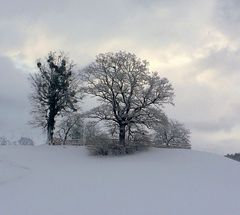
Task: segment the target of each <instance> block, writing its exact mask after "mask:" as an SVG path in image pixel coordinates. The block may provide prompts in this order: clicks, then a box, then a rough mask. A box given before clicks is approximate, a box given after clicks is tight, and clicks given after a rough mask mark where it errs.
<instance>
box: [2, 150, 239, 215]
mask: <svg viewBox="0 0 240 215" xmlns="http://www.w3.org/2000/svg"><path fill="white" fill-rule="evenodd" d="M239 183H240V163H238V162H236V161H232V160H230V159H228V158H225V157H221V156H218V155H214V154H210V153H203V152H196V151H190V150H174V149H173V150H167V149H152V150H149V151H148V152H143V153H139V154H135V155H131V156H123V157H114V158H113V157H104V158H103V157H93V156H89V155H88V153H87V151H86V150H85V149H84V148H81V147H78V148H75V147H67V148H64V147H61V146H58V147H57V146H56V147H49V146H38V147H37V146H1V147H0V214H1V215H158V214H162V215H203V214H204V215H233V214H239V211H240V199H239V194H240V186H239Z"/></svg>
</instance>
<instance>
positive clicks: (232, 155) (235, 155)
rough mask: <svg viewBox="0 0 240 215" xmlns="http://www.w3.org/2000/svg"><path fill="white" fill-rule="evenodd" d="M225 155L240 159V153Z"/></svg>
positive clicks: (236, 159)
mask: <svg viewBox="0 0 240 215" xmlns="http://www.w3.org/2000/svg"><path fill="white" fill-rule="evenodd" d="M225 157H227V158H230V159H233V160H235V161H240V153H235V154H227V155H225Z"/></svg>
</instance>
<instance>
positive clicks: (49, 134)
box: [47, 112, 55, 145]
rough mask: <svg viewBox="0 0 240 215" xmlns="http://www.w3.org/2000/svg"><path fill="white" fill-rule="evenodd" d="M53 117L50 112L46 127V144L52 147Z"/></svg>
mask: <svg viewBox="0 0 240 215" xmlns="http://www.w3.org/2000/svg"><path fill="white" fill-rule="evenodd" d="M54 118H55V116H54V115H53V114H52V113H51V112H50V113H49V118H48V125H47V142H48V144H49V145H53V132H54V125H55V119H54Z"/></svg>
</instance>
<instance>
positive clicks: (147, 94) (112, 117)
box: [81, 51, 174, 145]
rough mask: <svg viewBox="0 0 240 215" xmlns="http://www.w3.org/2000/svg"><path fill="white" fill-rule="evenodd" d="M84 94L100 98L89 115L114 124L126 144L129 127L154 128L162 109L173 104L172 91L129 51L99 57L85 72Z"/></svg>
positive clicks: (143, 61) (169, 86) (161, 118)
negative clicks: (142, 126)
mask: <svg viewBox="0 0 240 215" xmlns="http://www.w3.org/2000/svg"><path fill="white" fill-rule="evenodd" d="M81 75H82V76H83V80H84V81H85V83H86V87H85V91H86V92H87V93H89V94H92V95H94V96H96V97H98V98H99V104H100V105H99V106H98V107H96V108H94V109H92V110H91V111H90V112H89V116H90V117H92V118H97V119H99V120H107V121H113V122H114V123H116V124H117V126H118V130H119V132H118V133H119V144H121V145H125V144H126V132H127V128H131V127H132V126H134V125H144V126H147V127H149V128H150V127H151V126H152V125H153V124H154V123H161V122H162V120H163V118H164V117H165V115H164V113H163V111H162V108H163V106H164V105H165V104H172V103H173V96H174V93H173V88H172V85H171V84H170V83H169V81H168V80H167V79H166V78H161V77H160V75H159V73H158V72H150V71H149V69H148V62H147V61H145V60H141V59H139V58H137V57H136V55H135V54H131V53H126V52H122V51H120V52H117V53H107V54H99V55H98V56H97V57H96V60H95V61H94V62H92V63H91V64H90V65H88V66H87V67H86V68H85V69H83V70H82V73H81Z"/></svg>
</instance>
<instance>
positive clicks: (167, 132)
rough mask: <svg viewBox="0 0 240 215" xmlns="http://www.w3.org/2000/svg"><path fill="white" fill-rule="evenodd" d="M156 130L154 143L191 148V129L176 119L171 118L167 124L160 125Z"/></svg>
mask: <svg viewBox="0 0 240 215" xmlns="http://www.w3.org/2000/svg"><path fill="white" fill-rule="evenodd" d="M154 130H155V132H156V135H155V138H154V143H155V144H156V145H158V146H159V145H164V146H166V147H171V146H176V147H179V148H191V144H190V130H189V129H186V128H185V127H184V125H183V124H181V123H179V122H178V121H176V120H169V122H168V123H167V124H165V125H164V126H162V125H158V126H156V127H155V128H154Z"/></svg>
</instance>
